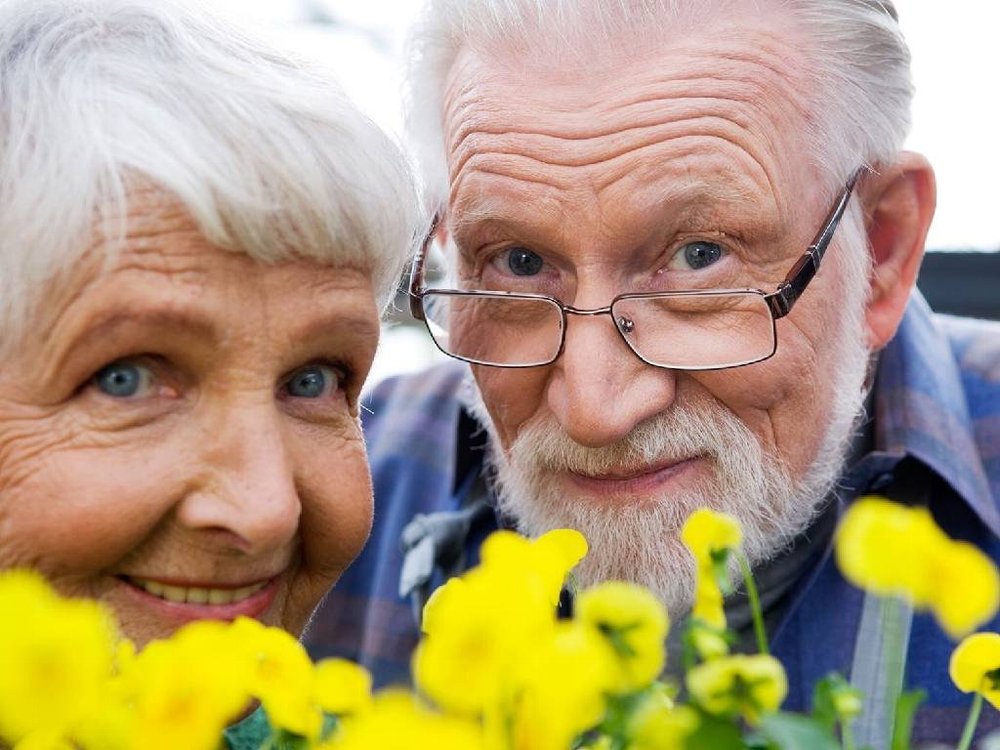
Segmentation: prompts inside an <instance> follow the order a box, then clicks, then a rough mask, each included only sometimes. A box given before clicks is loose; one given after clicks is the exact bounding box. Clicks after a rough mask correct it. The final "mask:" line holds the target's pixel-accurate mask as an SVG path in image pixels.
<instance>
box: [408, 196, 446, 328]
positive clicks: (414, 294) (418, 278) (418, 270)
mask: <svg viewBox="0 0 1000 750" xmlns="http://www.w3.org/2000/svg"><path fill="white" fill-rule="evenodd" d="M440 222H441V215H440V214H434V217H433V218H432V219H431V225H430V227H429V228H428V230H427V234H426V235H425V236H424V241H423V242H422V243H420V247H419V248H418V249H417V253H416V255H414V256H413V263H412V265H411V266H410V288H409V292H410V315H412V316H413V319H414V320H421V321H422V320H424V319H425V317H424V304H423V299H424V292H423V286H424V259H425V258H426V256H427V249H428V248H429V247H430V246H431V242H433V241H434V234H435V232H437V228H438V224H439V223H440Z"/></svg>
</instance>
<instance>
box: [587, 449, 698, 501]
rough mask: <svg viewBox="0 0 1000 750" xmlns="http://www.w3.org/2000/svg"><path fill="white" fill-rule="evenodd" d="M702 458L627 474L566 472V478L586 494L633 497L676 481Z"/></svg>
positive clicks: (688, 459)
mask: <svg viewBox="0 0 1000 750" xmlns="http://www.w3.org/2000/svg"><path fill="white" fill-rule="evenodd" d="M702 458H703V456H692V457H690V458H685V459H682V460H680V461H671V462H669V463H665V464H659V465H657V466H653V467H650V468H648V469H642V470H640V471H635V472H629V473H609V474H601V475H589V474H577V473H575V472H568V473H567V476H568V477H569V479H570V482H571V483H572V484H573V485H575V486H576V487H577V488H579V489H582V490H584V491H585V492H587V493H588V494H595V495H619V494H628V495H634V494H639V493H643V492H651V491H653V490H656V489H657V488H659V487H660V486H661V485H662V484H663V483H664V482H667V481H670V480H673V479H676V478H678V477H679V476H680V475H681V474H684V473H686V472H688V471H689V470H691V469H693V468H694V467H695V465H696V464H697V463H698V462H700V461H701V459H702Z"/></svg>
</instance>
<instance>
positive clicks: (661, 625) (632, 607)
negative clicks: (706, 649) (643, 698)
mask: <svg viewBox="0 0 1000 750" xmlns="http://www.w3.org/2000/svg"><path fill="white" fill-rule="evenodd" d="M576 612H577V617H578V618H579V619H580V620H581V621H582V622H585V623H589V624H591V625H593V626H594V627H596V628H597V629H598V630H599V631H600V632H602V633H604V634H605V637H606V638H608V639H609V642H610V643H611V645H612V646H613V648H614V649H615V653H616V654H617V657H618V664H619V666H620V674H621V685H620V687H619V690H620V691H622V692H626V693H629V692H635V691H637V690H641V689H642V688H644V687H646V686H647V685H649V684H650V683H651V682H652V681H653V680H654V679H656V677H657V676H658V675H659V674H660V672H661V671H662V669H663V664H664V661H665V659H666V649H665V647H664V640H665V639H666V637H667V630H668V629H669V624H670V623H669V620H668V618H667V610H666V608H664V606H663V605H662V604H661V603H660V601H659V600H658V599H657V598H656V597H655V596H653V594H652V592H650V591H649V590H648V589H645V588H643V587H641V586H636V585H635V584H631V583H624V582H621V581H609V582H606V583H602V584H599V585H597V586H593V587H591V588H589V589H587V590H585V591H583V592H581V594H580V595H579V596H578V597H577V599H576Z"/></svg>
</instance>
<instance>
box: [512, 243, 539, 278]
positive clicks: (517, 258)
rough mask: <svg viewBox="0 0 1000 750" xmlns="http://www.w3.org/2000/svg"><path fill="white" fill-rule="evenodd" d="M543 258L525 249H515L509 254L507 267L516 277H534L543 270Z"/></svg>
mask: <svg viewBox="0 0 1000 750" xmlns="http://www.w3.org/2000/svg"><path fill="white" fill-rule="evenodd" d="M543 263H544V261H542V256H541V255H539V254H538V253H536V252H533V251H531V250H528V249H526V248H523V247H514V248H511V249H510V250H509V251H508V252H507V267H508V268H509V269H510V270H511V271H512V272H513V273H514V275H515V276H534V275H536V274H537V273H538V272H539V271H541V270H542V265H543Z"/></svg>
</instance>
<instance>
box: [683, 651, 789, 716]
mask: <svg viewBox="0 0 1000 750" xmlns="http://www.w3.org/2000/svg"><path fill="white" fill-rule="evenodd" d="M687 687H688V692H690V693H691V697H692V698H693V699H694V700H695V701H696V702H697V703H698V705H700V706H701V707H702V708H703V709H705V711H707V712H708V713H710V714H718V715H723V716H735V715H736V714H741V715H742V716H743V717H744V718H745V719H746V720H747V721H749V722H750V723H751V724H756V723H757V722H758V721H759V720H760V718H761V716H762V715H764V714H767V713H771V712H773V711H777V710H778V707H779V706H780V705H781V702H782V701H783V700H784V699H785V695H786V693H787V692H788V681H787V679H786V677H785V670H784V668H783V667H782V666H781V662H779V661H778V660H777V659H775V658H774V657H773V656H769V655H766V654H755V655H753V656H744V655H742V654H736V655H734V656H726V657H722V658H719V659H713V660H711V661H706V662H704V663H702V664H699V665H698V666H696V667H694V668H693V669H692V670H691V671H689V672H688V674H687Z"/></svg>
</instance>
